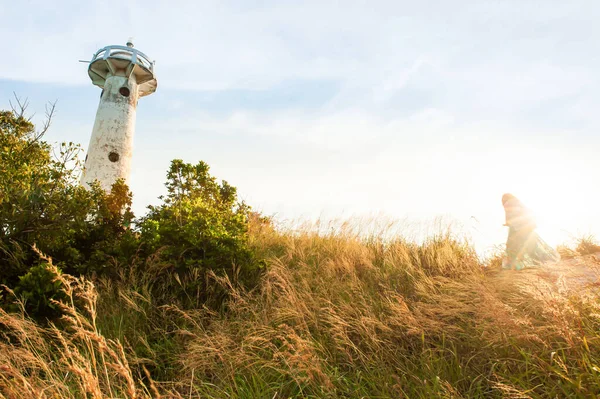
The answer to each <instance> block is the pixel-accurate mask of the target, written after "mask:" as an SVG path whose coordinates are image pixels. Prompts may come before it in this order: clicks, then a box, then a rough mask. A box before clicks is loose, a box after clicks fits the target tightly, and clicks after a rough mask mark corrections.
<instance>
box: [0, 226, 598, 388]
mask: <svg viewBox="0 0 600 399" xmlns="http://www.w3.org/2000/svg"><path fill="white" fill-rule="evenodd" d="M252 240H253V245H254V246H256V247H257V249H258V250H259V251H260V252H262V254H263V255H264V256H265V257H266V258H268V259H269V262H268V263H269V267H268V271H267V273H266V275H265V276H264V279H263V281H262V283H261V285H260V287H259V288H258V289H256V290H255V291H254V292H250V293H247V292H239V291H234V295H233V300H232V301H231V303H230V304H229V306H228V310H227V311H224V312H220V313H216V312H212V311H210V310H208V309H197V310H194V311H185V312H184V311H181V310H179V309H177V308H176V307H174V306H172V307H158V306H156V305H155V304H154V303H153V299H152V297H151V296H150V295H149V294H148V286H149V284H152V283H154V284H155V283H156V282H149V281H145V280H144V276H137V275H135V274H132V275H130V276H127V279H126V281H127V285H119V284H111V283H109V282H100V283H98V284H97V288H96V287H93V286H92V285H91V284H88V283H79V284H78V285H77V286H76V289H75V290H74V292H72V293H71V295H72V297H73V298H74V303H75V302H76V303H78V304H80V306H79V308H80V309H85V310H81V311H80V312H76V311H74V307H73V306H67V307H66V310H67V311H68V312H69V314H70V316H69V317H67V318H65V319H64V320H63V321H62V322H61V326H60V328H54V327H48V326H46V327H43V326H39V325H37V324H35V323H33V322H31V321H29V320H27V319H26V318H24V317H23V316H22V315H8V314H6V313H0V325H2V327H1V329H0V332H1V334H2V336H3V338H2V339H0V393H1V394H2V397H6V398H13V397H15V398H17V397H19V398H21V397H23V398H34V397H36V398H37V397H81V398H83V397H86V392H87V397H94V398H100V397H127V398H133V397H159V396H162V397H177V396H179V397H185V398H187V397H203V398H228V397H231V398H288V397H313V398H354V397H356V398H360V397H368V398H388V397H389V398H402V397H406V398H432V397H447V398H461V397H464V398H477V397H486V398H487V397H492V398H493V397H498V398H500V397H511V398H528V397H532V398H554V397H559V398H562V397H582V398H583V397H596V395H598V394H599V393H600V341H599V340H598V338H599V337H600V334H599V332H598V331H600V329H599V327H600V325H599V323H600V304H599V302H598V295H597V289H596V286H595V285H594V284H592V282H595V281H596V280H597V274H596V272H595V266H596V265H597V264H598V261H597V259H596V258H595V257H593V256H587V257H578V258H575V259H572V260H568V261H565V262H563V263H561V264H559V265H555V266H552V267H547V268H544V269H537V270H525V271H523V272H501V271H499V270H497V269H495V266H494V265H495V264H497V262H492V263H491V264H490V267H487V268H484V267H483V265H482V264H481V263H480V262H479V260H478V259H477V258H476V257H475V255H474V252H473V250H472V248H471V247H470V246H469V245H468V244H467V243H464V242H462V241H460V240H456V239H454V238H453V237H452V236H451V235H450V234H441V235H439V236H437V237H432V238H431V239H430V240H429V241H427V242H426V243H424V244H422V245H416V244H412V243H410V242H405V241H402V240H398V241H395V242H391V243H387V244H383V243H382V241H381V240H378V239H377V238H372V239H368V240H360V239H358V238H357V237H356V236H353V235H351V234H344V233H336V234H332V235H329V236H323V235H320V236H319V235H316V234H314V233H310V232H304V233H294V234H291V233H284V234H281V233H277V232H275V231H273V230H272V229H271V228H269V227H264V226H263V227H256V228H254V229H253V231H252ZM214 283H215V284H224V285H228V284H229V282H228V281H226V280H222V279H221V280H220V279H217V278H215V279H214ZM81 305H83V306H81Z"/></svg>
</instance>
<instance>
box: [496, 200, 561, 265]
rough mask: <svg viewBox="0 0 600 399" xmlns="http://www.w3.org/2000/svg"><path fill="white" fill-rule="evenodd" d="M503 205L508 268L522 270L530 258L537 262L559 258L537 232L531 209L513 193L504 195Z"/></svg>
mask: <svg viewBox="0 0 600 399" xmlns="http://www.w3.org/2000/svg"><path fill="white" fill-rule="evenodd" d="M502 206H504V213H505V216H506V222H505V224H504V225H505V226H508V239H507V240H506V255H507V262H506V264H505V265H504V268H506V269H516V270H520V269H522V268H523V267H524V265H523V263H524V261H526V260H530V261H532V262H533V263H535V264H540V263H542V262H545V261H550V260H557V257H558V256H557V254H556V251H554V250H553V249H552V248H550V246H548V244H546V243H545V242H544V241H543V240H542V239H541V238H540V237H539V236H538V234H537V233H536V232H535V229H536V227H537V225H536V222H535V218H534V217H533V215H532V213H531V211H530V210H529V209H528V208H527V207H526V206H525V205H523V203H522V202H521V201H519V199H518V198H517V197H515V196H514V195H512V194H508V193H507V194H504V195H503V196H502Z"/></svg>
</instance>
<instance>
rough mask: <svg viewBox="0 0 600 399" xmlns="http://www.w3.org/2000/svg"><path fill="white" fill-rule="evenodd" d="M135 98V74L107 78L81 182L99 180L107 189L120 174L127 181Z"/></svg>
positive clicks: (85, 183) (135, 104)
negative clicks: (128, 76)
mask: <svg viewBox="0 0 600 399" xmlns="http://www.w3.org/2000/svg"><path fill="white" fill-rule="evenodd" d="M123 88H126V89H128V90H129V92H127V90H125V89H123ZM126 94H128V95H126ZM137 102H138V87H137V84H136V82H135V75H133V74H132V75H131V77H130V78H129V79H127V78H126V77H124V76H110V77H108V78H107V79H106V83H105V85H104V89H103V91H102V96H101V98H100V104H99V105H98V112H97V113H96V121H95V123H94V128H93V130H92V138H91V139H90V144H89V146H88V153H87V156H86V159H85V168H84V171H83V176H82V178H81V182H82V183H83V184H84V186H88V187H89V184H90V183H92V182H93V181H95V180H98V181H99V182H100V184H101V185H102V188H104V189H105V190H107V191H108V190H110V188H111V186H112V184H113V183H114V182H115V181H116V180H117V179H119V178H123V179H125V181H126V182H127V183H128V182H129V173H130V169H131V157H132V154H133V134H134V132H135V113H136V108H137Z"/></svg>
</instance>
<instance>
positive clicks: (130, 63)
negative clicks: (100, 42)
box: [88, 41, 157, 97]
mask: <svg viewBox="0 0 600 399" xmlns="http://www.w3.org/2000/svg"><path fill="white" fill-rule="evenodd" d="M88 75H89V76H90V79H92V83H93V84H94V85H96V86H98V87H102V88H104V83H105V82H106V79H107V78H108V77H110V76H125V77H128V78H129V77H131V76H135V81H136V83H137V85H138V88H139V95H140V97H142V96H147V95H149V94H152V93H154V92H155V91H156V86H157V81H156V77H155V76H154V61H150V58H149V57H148V56H147V55H146V54H144V53H142V52H141V51H139V50H137V49H135V48H133V43H131V41H128V42H127V46H119V45H112V46H106V47H103V48H101V49H100V50H98V51H97V52H96V53H95V54H94V56H93V57H92V60H91V61H90V66H89V68H88Z"/></svg>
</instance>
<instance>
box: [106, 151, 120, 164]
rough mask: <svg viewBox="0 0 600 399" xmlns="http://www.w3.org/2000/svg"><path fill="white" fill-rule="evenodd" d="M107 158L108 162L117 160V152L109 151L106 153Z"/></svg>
mask: <svg viewBox="0 0 600 399" xmlns="http://www.w3.org/2000/svg"><path fill="white" fill-rule="evenodd" d="M108 160H109V161H110V162H117V161H118V160H119V154H117V153H116V152H111V153H109V154H108Z"/></svg>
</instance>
